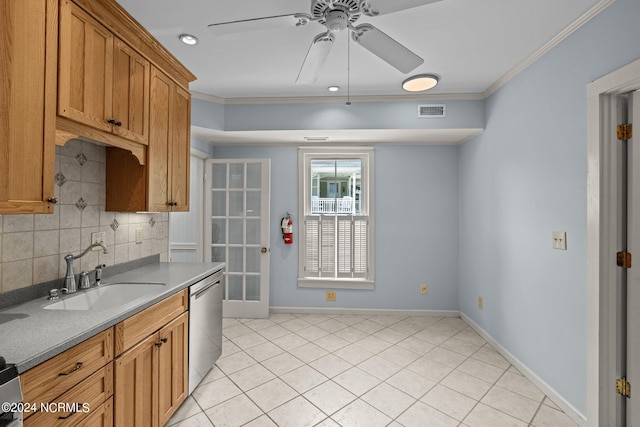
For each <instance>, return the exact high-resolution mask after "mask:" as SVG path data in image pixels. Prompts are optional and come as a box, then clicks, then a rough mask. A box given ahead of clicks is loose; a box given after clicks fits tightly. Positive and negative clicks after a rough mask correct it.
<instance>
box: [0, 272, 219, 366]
mask: <svg viewBox="0 0 640 427" xmlns="http://www.w3.org/2000/svg"><path fill="white" fill-rule="evenodd" d="M223 267H224V263H221V262H209V263H176V262H173V263H165V262H161V263H155V264H150V265H145V266H143V267H140V268H136V269H133V270H129V271H127V272H122V273H119V274H115V275H113V276H106V277H104V279H103V283H104V284H109V283H122V282H129V283H130V282H134V283H143V282H161V283H165V284H166V286H163V287H162V288H160V290H159V291H158V293H156V294H152V295H150V296H148V297H143V298H140V299H135V300H133V301H131V302H129V303H127V304H125V305H122V306H120V307H115V308H110V309H106V310H100V311H96V310H45V309H44V308H43V307H44V306H46V305H48V304H51V302H52V301H48V300H47V299H46V298H38V299H36V300H32V301H29V302H26V303H24V304H20V305H16V306H13V307H10V308H7V309H5V310H0V355H1V356H3V357H4V358H5V359H6V360H7V363H15V364H16V365H17V368H18V372H19V373H22V372H25V371H26V370H28V369H30V368H32V367H34V366H36V365H38V364H40V363H42V362H44V361H45V360H47V359H50V358H51V357H53V356H55V355H57V354H60V353H62V352H63V351H65V350H67V349H69V348H71V347H73V346H74V345H76V344H78V343H80V342H82V341H84V340H86V339H87V338H90V337H92V336H93V335H95V334H97V333H99V332H102V331H104V330H106V329H108V328H109V327H111V326H113V325H115V324H116V323H118V322H121V321H122V320H124V319H126V318H128V317H130V316H132V315H134V314H136V313H138V312H140V311H142V310H144V309H145V308H147V307H150V306H151V305H153V304H155V303H157V302H159V301H162V300H163V299H165V298H167V297H169V296H171V295H173V294H175V293H177V292H178V291H181V290H183V289H185V288H187V287H189V286H190V285H192V284H193V283H195V282H197V281H199V280H201V279H203V278H205V277H207V276H209V275H211V274H213V273H215V272H216V271H218V270H220V269H221V268H223ZM130 286H135V284H131V285H130ZM80 292H84V291H82V290H79V291H78V293H80ZM64 298H65V296H63V297H62V298H61V299H64Z"/></svg>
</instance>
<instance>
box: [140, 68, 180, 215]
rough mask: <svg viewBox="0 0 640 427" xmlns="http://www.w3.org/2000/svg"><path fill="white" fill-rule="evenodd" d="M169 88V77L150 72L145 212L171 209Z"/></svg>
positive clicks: (170, 92) (170, 87)
mask: <svg viewBox="0 0 640 427" xmlns="http://www.w3.org/2000/svg"><path fill="white" fill-rule="evenodd" d="M173 86H174V83H173V82H172V81H171V79H170V78H169V77H167V76H165V75H164V74H163V73H162V72H160V71H159V70H157V69H156V68H152V69H151V97H150V114H149V124H150V129H149V148H148V151H147V165H148V168H149V169H148V184H149V186H148V190H147V193H148V195H147V198H148V204H149V210H150V211H155V212H167V211H169V210H170V208H171V206H170V200H169V199H170V197H171V195H170V192H169V179H170V177H169V144H170V143H171V140H170V137H171V133H170V122H171V98H172V93H173V92H174V87H173Z"/></svg>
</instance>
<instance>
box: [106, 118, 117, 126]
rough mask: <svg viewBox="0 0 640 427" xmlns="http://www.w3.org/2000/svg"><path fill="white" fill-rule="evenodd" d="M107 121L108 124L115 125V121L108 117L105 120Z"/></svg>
mask: <svg viewBox="0 0 640 427" xmlns="http://www.w3.org/2000/svg"><path fill="white" fill-rule="evenodd" d="M107 123H109V124H110V125H115V124H116V121H115V120H114V119H109V120H107Z"/></svg>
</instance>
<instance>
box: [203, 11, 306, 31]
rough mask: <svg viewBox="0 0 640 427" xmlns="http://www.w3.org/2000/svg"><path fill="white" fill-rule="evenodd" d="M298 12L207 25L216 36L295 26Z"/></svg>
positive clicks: (297, 21) (298, 18) (297, 20)
mask: <svg viewBox="0 0 640 427" xmlns="http://www.w3.org/2000/svg"><path fill="white" fill-rule="evenodd" d="M299 15H300V14H292V15H277V16H266V17H264V18H253V19H242V20H239V21H229V22H220V23H217V24H209V25H208V26H207V27H208V28H209V30H211V32H212V33H213V34H215V35H216V36H225V35H228V34H238V33H247V32H253V31H263V30H270V29H273V28H287V27H295V26H296V25H297V24H298V23H299V22H300V17H299Z"/></svg>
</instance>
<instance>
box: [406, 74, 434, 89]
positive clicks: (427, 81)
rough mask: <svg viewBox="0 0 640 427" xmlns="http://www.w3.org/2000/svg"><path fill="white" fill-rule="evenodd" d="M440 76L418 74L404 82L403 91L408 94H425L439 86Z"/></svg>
mask: <svg viewBox="0 0 640 427" xmlns="http://www.w3.org/2000/svg"><path fill="white" fill-rule="evenodd" d="M438 80H439V78H438V76H435V75H433V74H418V75H416V76H411V77H409V78H408V79H407V80H405V81H403V82H402V89H404V90H406V91H407V92H423V91H425V90H429V89H432V88H433V87H435V86H436V85H437V84H438Z"/></svg>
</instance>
